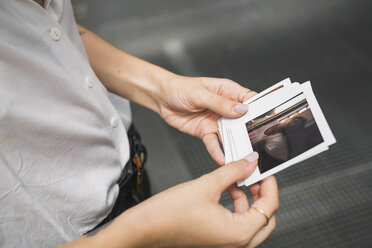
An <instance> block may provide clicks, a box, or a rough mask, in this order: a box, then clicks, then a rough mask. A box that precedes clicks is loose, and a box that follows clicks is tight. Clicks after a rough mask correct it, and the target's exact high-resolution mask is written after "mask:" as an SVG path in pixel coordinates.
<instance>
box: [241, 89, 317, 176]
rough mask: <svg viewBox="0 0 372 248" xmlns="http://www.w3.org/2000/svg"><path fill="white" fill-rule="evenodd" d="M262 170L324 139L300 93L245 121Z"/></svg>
mask: <svg viewBox="0 0 372 248" xmlns="http://www.w3.org/2000/svg"><path fill="white" fill-rule="evenodd" d="M246 129H247V132H248V135H249V138H250V141H251V144H252V147H253V150H254V151H256V152H258V153H259V155H260V158H259V160H258V167H259V171H260V173H261V174H262V173H264V172H266V171H268V170H270V169H272V168H274V167H276V166H278V165H280V164H282V163H284V162H286V161H288V160H290V159H292V158H294V157H296V156H298V155H300V154H302V153H304V152H306V151H307V150H309V149H311V148H313V147H315V146H317V145H319V144H320V143H322V142H323V137H322V135H321V133H320V131H319V128H318V126H317V123H316V122H315V119H314V116H313V114H312V112H311V109H310V108H309V105H308V103H307V101H306V99H304V97H303V96H297V97H295V98H293V99H291V100H289V101H287V102H285V103H283V104H281V105H279V106H277V107H276V108H274V109H272V110H270V111H268V112H266V113H264V114H263V115H261V116H258V117H257V118H255V119H253V120H252V121H249V122H247V123H246Z"/></svg>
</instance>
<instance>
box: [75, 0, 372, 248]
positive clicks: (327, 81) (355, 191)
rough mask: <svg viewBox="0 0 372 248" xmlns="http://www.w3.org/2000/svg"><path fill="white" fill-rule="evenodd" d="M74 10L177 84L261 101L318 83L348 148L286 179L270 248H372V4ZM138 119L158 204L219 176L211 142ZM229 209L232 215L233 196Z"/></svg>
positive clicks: (81, 5) (114, 0)
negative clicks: (223, 81)
mask: <svg viewBox="0 0 372 248" xmlns="http://www.w3.org/2000/svg"><path fill="white" fill-rule="evenodd" d="M73 4H74V9H75V15H76V18H77V21H78V22H79V23H80V24H82V25H84V26H86V27H87V28H90V29H91V30H93V31H94V32H97V33H98V34H99V35H101V36H103V37H104V38H105V39H106V40H108V41H109V42H112V43H113V44H115V45H116V46H118V47H119V48H121V49H123V50H125V51H127V52H129V53H131V54H134V55H136V56H139V57H141V58H143V59H146V60H149V61H150V62H152V63H155V64H157V65H160V66H163V67H165V68H167V69H169V70H171V71H173V72H176V73H180V74H183V75H189V76H213V77H226V78H230V79H233V80H235V81H237V82H239V83H240V84H242V85H244V86H246V87H249V88H251V89H254V90H256V91H261V90H263V89H265V88H267V87H268V86H270V85H272V84H274V83H276V82H278V81H280V80H282V79H284V78H287V77H290V78H291V79H292V81H298V82H304V81H306V80H311V81H312V85H313V90H314V92H315V94H316V96H317V98H318V101H319V103H320V105H321V107H322V110H323V112H324V114H325V116H326V118H327V120H328V122H329V124H330V126H331V129H332V131H333V132H334V135H335V136H336V139H337V142H338V143H337V144H336V145H334V146H332V147H331V148H330V150H329V151H327V152H325V153H322V154H320V155H318V156H316V157H314V158H311V159H309V160H307V161H305V162H302V163H301V164H298V165H295V166H292V167H291V168H289V169H287V170H285V171H283V172H280V173H279V174H277V179H278V183H279V188H280V191H279V193H280V201H281V207H280V209H279V211H278V212H277V222H278V226H277V228H276V230H275V231H274V232H273V234H272V235H271V236H270V237H269V238H268V239H267V240H266V241H265V242H264V243H263V245H262V247H371V246H372V231H371V230H372V210H371V206H372V204H371V203H372V191H371V190H372V180H371V179H372V149H371V145H372V141H371V139H372V131H371V126H372V114H371V111H370V108H371V106H372V100H371V92H372V86H371V83H372V67H371V66H372V47H371V44H372V32H371V30H372V15H371V12H372V1H368V0H327V1H326V0H323V1H320V0H312V1H308V0H281V1H277V0H265V1H263V0H262V1H259V0H246V1H243V0H228V1H227V0H225V1H222V0H214V1H212V0H204V1H196V0H188V1H176V0H157V1H151V0H138V1H130V0H111V1H98V0H92V1H88V0H75V1H73ZM132 107H133V118H134V121H135V123H136V125H137V127H138V129H139V130H140V131H141V134H142V136H143V140H144V142H145V144H146V145H147V148H148V150H149V162H148V166H147V169H148V172H149V175H150V180H151V186H152V193H154V194H156V193H157V192H160V191H162V190H164V189H167V188H169V187H171V186H173V185H175V184H178V183H181V182H184V181H187V180H190V179H193V178H196V177H198V176H200V175H202V174H204V173H207V172H210V171H212V170H213V169H215V168H216V165H215V164H214V163H213V161H212V160H211V159H210V158H209V156H208V154H207V152H206V150H205V148H204V146H203V144H202V143H201V141H199V140H198V139H196V138H194V137H190V136H187V135H185V134H182V133H180V132H178V131H177V130H175V129H173V128H171V127H169V126H168V125H167V124H165V123H164V122H163V121H162V120H161V119H160V118H159V117H158V116H156V114H154V113H152V112H150V111H149V110H146V109H144V108H142V107H140V106H138V105H135V104H133V105H132ZM180 197H182V196H180ZM221 203H222V204H224V205H225V206H226V207H228V208H231V207H232V206H231V200H230V199H229V197H228V195H227V194H224V195H223V196H222V198H221Z"/></svg>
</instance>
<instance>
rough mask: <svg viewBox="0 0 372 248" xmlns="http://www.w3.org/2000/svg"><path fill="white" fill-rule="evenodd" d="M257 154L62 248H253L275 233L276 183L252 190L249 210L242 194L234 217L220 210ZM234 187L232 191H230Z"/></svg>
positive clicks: (237, 193) (143, 205) (157, 197)
mask: <svg viewBox="0 0 372 248" xmlns="http://www.w3.org/2000/svg"><path fill="white" fill-rule="evenodd" d="M256 159H257V154H255V153H252V154H251V155H250V156H249V157H247V158H246V159H243V160H240V161H237V162H233V163H231V164H229V165H226V166H223V167H220V168H219V169H217V170H215V171H213V172H211V173H209V174H206V175H204V176H202V177H200V178H198V179H195V180H193V181H190V182H187V183H183V184H180V185H178V186H175V187H173V188H170V189H168V190H166V191H164V192H162V193H160V194H158V195H155V196H153V197H151V198H150V199H148V200H146V201H145V202H143V203H141V204H139V205H137V206H135V207H133V208H131V209H129V210H127V211H125V212H124V213H123V214H121V215H120V216H119V217H117V218H116V219H115V220H114V221H113V223H111V224H110V225H109V226H108V227H106V228H104V229H102V230H101V231H99V232H98V233H96V234H95V235H93V236H83V237H81V238H79V239H77V240H75V241H73V242H71V243H68V244H65V245H63V246H61V248H73V247H74V248H75V247H79V248H82V247H89V248H95V247H107V248H118V247H191V246H197V247H203V246H211V247H216V246H222V247H224V246H228V247H242V246H247V247H256V246H257V245H259V244H260V243H261V242H263V241H264V240H265V239H266V238H267V237H268V236H269V234H270V233H271V232H272V231H273V229H274V228H275V225H276V221H275V216H274V212H275V211H276V209H277V208H278V207H279V201H278V188H277V184H276V180H275V178H274V177H273V176H272V177H268V178H266V179H264V180H263V181H262V182H260V183H259V184H255V185H254V186H252V188H251V192H252V195H253V199H254V203H253V206H255V207H258V208H260V209H262V210H263V211H264V212H265V213H266V214H267V215H268V216H269V218H270V221H269V223H268V225H267V226H265V224H266V218H265V217H264V216H262V214H260V213H259V212H257V211H256V210H254V209H252V208H249V204H248V201H247V198H246V196H245V194H244V192H243V191H242V190H238V191H235V193H234V195H233V200H234V210H235V211H234V212H230V211H229V210H227V209H225V208H224V207H223V206H221V205H220V204H219V199H220V197H221V194H222V192H223V191H225V190H226V189H227V188H228V187H236V185H233V184H235V183H236V182H237V181H240V180H241V179H243V178H245V177H247V176H248V175H250V174H251V173H252V172H253V171H254V169H255V168H256V166H257V160H256ZM232 185H233V186H232Z"/></svg>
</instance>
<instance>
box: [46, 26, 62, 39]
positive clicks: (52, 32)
mask: <svg viewBox="0 0 372 248" xmlns="http://www.w3.org/2000/svg"><path fill="white" fill-rule="evenodd" d="M49 36H50V38H52V40H54V41H58V40H60V39H61V36H62V32H61V30H60V29H59V28H57V27H51V28H50V29H49Z"/></svg>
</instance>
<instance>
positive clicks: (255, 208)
mask: <svg viewBox="0 0 372 248" xmlns="http://www.w3.org/2000/svg"><path fill="white" fill-rule="evenodd" d="M251 208H253V209H254V210H256V211H257V212H259V213H260V214H262V215H263V216H264V217H265V219H266V224H265V226H267V225H268V224H269V221H270V218H269V216H267V214H266V213H265V212H264V211H263V210H262V209H261V208H258V207H255V206H252V207H251Z"/></svg>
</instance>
